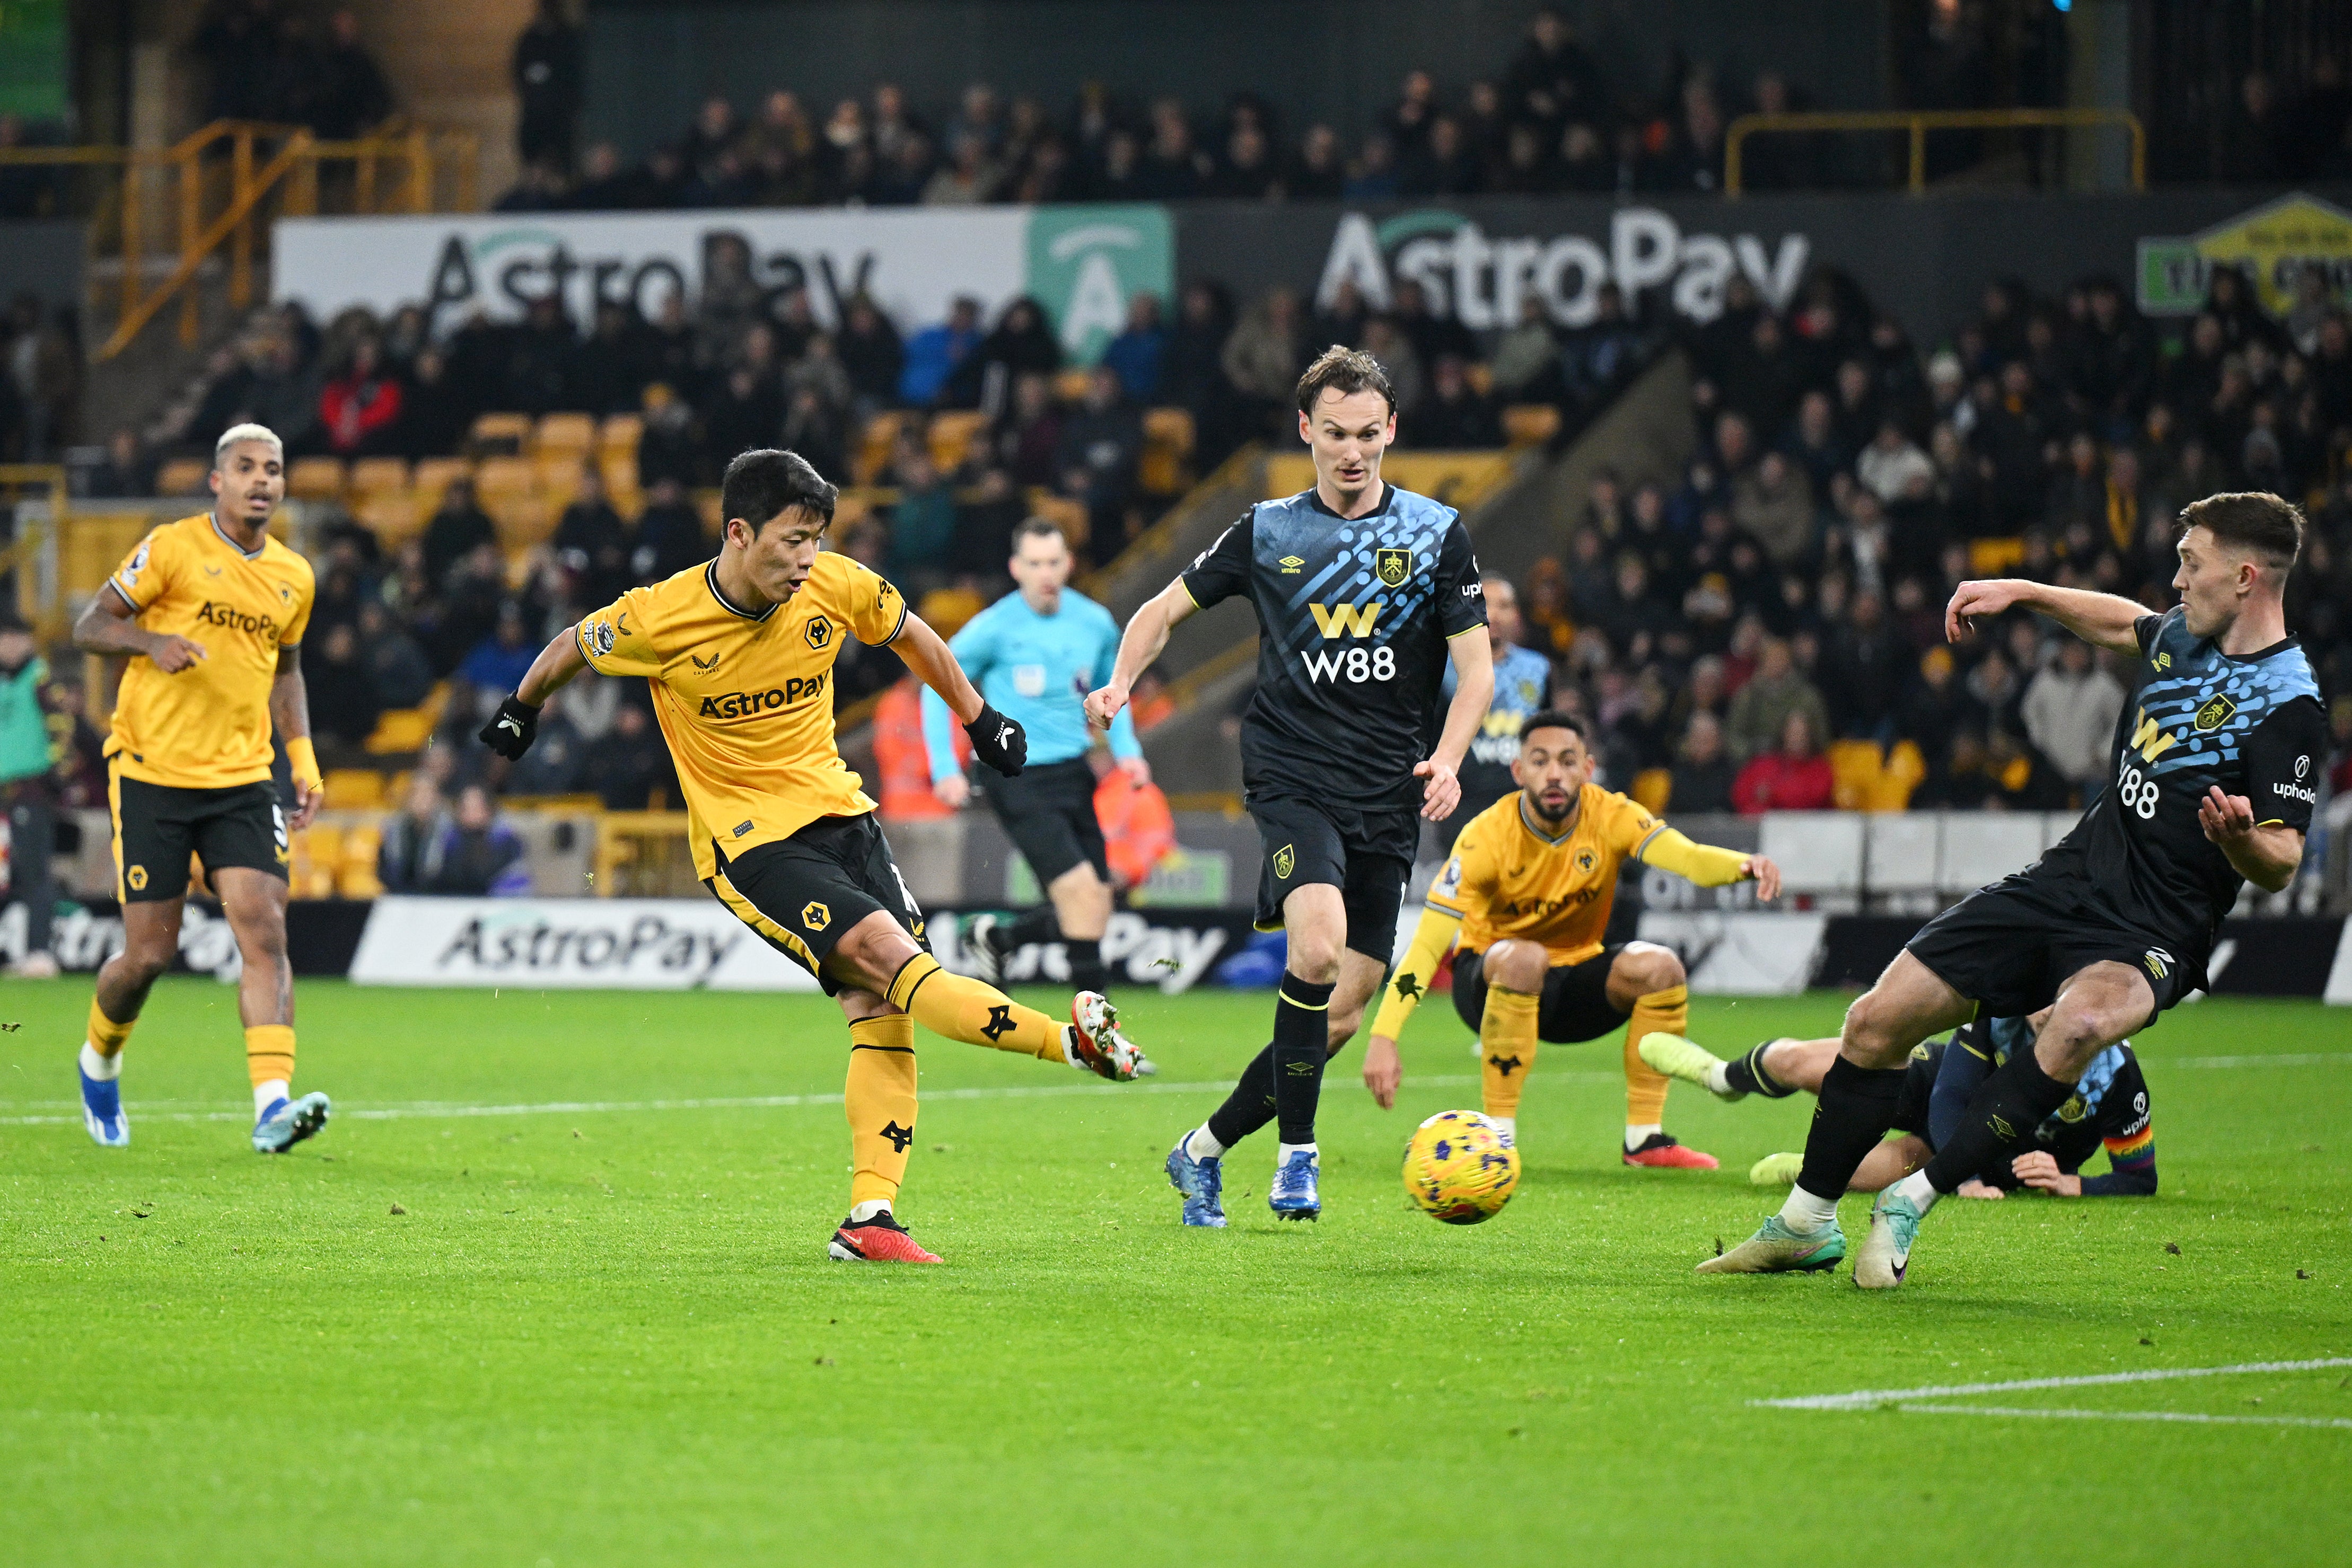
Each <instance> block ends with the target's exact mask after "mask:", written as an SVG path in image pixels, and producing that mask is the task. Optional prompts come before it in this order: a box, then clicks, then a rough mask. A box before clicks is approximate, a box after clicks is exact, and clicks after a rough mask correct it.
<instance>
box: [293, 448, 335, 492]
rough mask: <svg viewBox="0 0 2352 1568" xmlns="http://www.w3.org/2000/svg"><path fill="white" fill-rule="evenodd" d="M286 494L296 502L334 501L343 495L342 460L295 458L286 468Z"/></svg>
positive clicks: (331, 458)
mask: <svg viewBox="0 0 2352 1568" xmlns="http://www.w3.org/2000/svg"><path fill="white" fill-rule="evenodd" d="M286 493H287V494H288V495H289V496H291V497H294V498H295V499H296V500H298V501H335V500H341V498H342V494H343V460H342V459H341V458H340V457H297V458H296V459H294V461H293V462H292V463H290V464H289V465H287V468H286Z"/></svg>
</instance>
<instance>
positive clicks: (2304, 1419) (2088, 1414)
mask: <svg viewBox="0 0 2352 1568" xmlns="http://www.w3.org/2000/svg"><path fill="white" fill-rule="evenodd" d="M1895 1408H1896V1409H1898V1410H1904V1411H1907V1412H1909V1413H1910V1414H1912V1415H1915V1416H2056V1417H2058V1418H2060V1419H2062V1420H2073V1421H2192V1422H2197V1423H2200V1424H2203V1425H2210V1426H2216V1427H2344V1428H2347V1429H2352V1418H2347V1417H2345V1416H2205V1415H2200V1414H2199V1413H2198V1412H2196V1411H2193V1410H2030V1409H2027V1408H2025V1407H2023V1406H2013V1405H1898V1406H1895Z"/></svg>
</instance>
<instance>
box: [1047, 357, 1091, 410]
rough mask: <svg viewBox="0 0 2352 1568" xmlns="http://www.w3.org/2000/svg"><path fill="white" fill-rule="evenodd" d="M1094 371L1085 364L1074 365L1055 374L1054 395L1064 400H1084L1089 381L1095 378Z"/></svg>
mask: <svg viewBox="0 0 2352 1568" xmlns="http://www.w3.org/2000/svg"><path fill="white" fill-rule="evenodd" d="M1094 376H1095V373H1094V371H1090V370H1088V369H1087V367H1085V366H1084V365H1073V366H1071V367H1070V368H1069V369H1068V370H1066V371H1055V374H1054V396H1055V398H1056V399H1057V400H1059V401H1060V402H1085V401H1086V396H1087V382H1090V381H1092V380H1094Z"/></svg>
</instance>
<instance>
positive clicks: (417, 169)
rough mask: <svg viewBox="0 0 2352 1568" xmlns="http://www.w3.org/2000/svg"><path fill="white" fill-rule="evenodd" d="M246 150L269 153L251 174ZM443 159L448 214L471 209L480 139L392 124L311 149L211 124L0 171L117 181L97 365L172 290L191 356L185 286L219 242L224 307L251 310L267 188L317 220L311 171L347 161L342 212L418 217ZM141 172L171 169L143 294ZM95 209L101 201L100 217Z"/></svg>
mask: <svg viewBox="0 0 2352 1568" xmlns="http://www.w3.org/2000/svg"><path fill="white" fill-rule="evenodd" d="M257 142H276V143H278V149H277V152H276V154H275V155H274V156H272V157H271V158H270V159H269V160H268V162H267V163H266V164H264V165H262V166H261V167H260V168H258V169H257V167H256V163H255V159H254V150H255V144H256V143H257ZM222 143H226V152H227V162H228V172H229V183H228V192H227V198H226V199H227V206H226V212H225V214H223V215H222V216H220V217H216V218H215V219H214V220H213V221H212V222H211V223H210V224H209V225H208V224H207V223H206V222H205V213H204V207H205V167H206V164H207V163H208V162H211V161H212V160H213V159H215V158H216V157H217V156H218V154H219V152H220V151H221V144H222ZM445 160H446V163H447V165H448V166H449V167H450V168H451V169H452V171H453V172H454V175H455V183H456V187H457V189H456V195H455V203H454V204H455V207H456V208H457V210H459V211H471V210H473V209H474V207H475V206H477V205H478V200H479V185H478V179H479V165H480V162H481V141H480V139H479V138H478V137H477V136H476V135H474V134H473V133H472V132H471V131H434V130H430V129H428V128H426V127H425V126H424V125H421V124H417V123H415V122H412V121H403V120H387V121H386V122H385V123H384V124H383V125H382V126H380V127H378V128H377V129H376V130H375V131H371V132H370V133H369V134H367V135H365V136H362V137H360V138H357V139H355V140H352V141H320V140H319V139H318V138H317V137H315V136H313V135H312V134H311V133H310V131H309V130H307V129H306V128H304V127H301V126H298V125H278V124H272V123H268V122H266V121H260V120H214V121H213V122H212V123H211V124H209V125H205V126H203V127H201V128H200V129H198V130H195V131H191V132H189V133H188V134H187V135H186V136H184V137H182V138H181V139H180V140H179V141H176V142H173V144H172V145H171V146H170V147H165V148H149V147H11V148H0V167H6V166H19V167H21V166H26V165H32V166H39V165H50V166H55V167H75V166H100V167H110V168H113V169H116V170H118V171H119V172H120V176H121V178H120V183H119V187H118V189H119V200H118V201H117V202H116V204H115V206H116V208H117V210H118V212H119V214H120V216H119V222H120V228H121V241H122V302H121V322H122V324H123V325H122V326H121V327H118V329H116V331H115V332H114V334H113V335H112V336H111V337H110V338H109V339H108V340H106V342H105V343H104V344H103V345H101V346H100V348H99V349H98V350H96V352H95V353H94V355H93V358H96V359H100V360H105V359H110V358H112V357H113V356H114V355H116V354H119V353H121V351H122V350H123V349H124V348H125V347H126V346H128V345H129V343H130V342H131V339H132V338H133V337H134V336H135V335H136V334H137V331H138V330H139V329H140V328H141V327H143V326H144V325H145V324H146V323H147V322H148V321H150V320H152V319H153V318H154V316H155V315H156V314H157V312H158V310H159V309H160V308H161V306H162V304H163V301H164V299H165V298H167V297H168V296H170V295H172V294H173V293H178V294H179V295H180V302H181V303H180V340H181V342H183V343H184V344H186V345H188V346H190V347H194V345H195V343H196V341H197V340H198V336H199V324H198V321H197V317H196V296H195V292H194V289H191V288H188V287H187V283H188V280H189V279H191V278H193V277H194V275H195V271H196V269H197V268H198V267H201V266H202V265H203V264H204V263H205V261H206V260H208V259H209V258H210V257H211V256H213V255H214V254H215V253H217V252H218V251H219V250H220V248H221V247H222V246H224V245H226V246H228V250H229V303H230V305H231V306H232V307H234V308H237V309H240V310H241V309H244V308H247V306H249V305H251V304H252V303H253V257H254V214H255V213H256V211H257V208H258V207H259V206H260V204H261V203H262V202H263V201H264V200H265V199H266V198H267V197H268V194H269V193H270V191H271V189H272V187H277V188H279V189H282V191H283V192H284V194H285V210H286V211H287V212H288V213H289V214H294V215H308V214H313V213H316V212H317V211H318V206H319V166H320V164H321V163H322V162H336V163H344V162H348V163H350V164H352V166H353V172H352V198H353V204H354V205H356V206H357V207H358V208H359V210H360V211H362V212H373V211H378V210H383V211H405V212H411V213H427V212H431V211H433V210H434V206H435V200H436V196H435V188H436V183H437V182H436V175H437V174H438V173H439V172H440V170H441V168H442V167H443V165H444V162H445ZM381 162H394V163H397V164H399V165H401V166H402V170H403V172H402V173H401V174H400V175H399V176H398V177H397V178H395V179H394V181H393V182H392V183H390V186H389V188H388V189H387V190H386V191H385V192H384V193H383V197H382V199H381V200H380V199H379V194H378V191H377V165H378V164H379V163H381ZM151 169H169V170H176V171H177V172H178V180H177V182H176V184H177V192H176V201H175V203H174V205H175V207H176V213H175V217H176V219H177V223H176V225H175V226H176V229H177V237H178V248H179V252H180V259H179V265H178V267H176V268H175V269H174V270H173V274H172V276H171V278H170V280H169V281H167V282H166V283H165V284H164V285H163V287H161V288H160V289H158V290H157V291H155V293H153V294H152V295H151V294H148V293H147V292H146V291H145V289H144V287H143V279H142V273H141V265H140V264H141V260H142V256H141V253H142V249H143V247H144V245H145V237H146V236H145V233H144V227H145V214H144V212H143V211H142V190H141V187H142V183H143V182H142V180H141V178H140V175H141V173H142V172H144V171H147V170H151ZM106 205H107V203H106V202H105V201H104V199H103V198H101V200H100V209H101V211H103V210H104V208H105V207H106ZM93 226H94V225H93ZM126 328H127V330H126Z"/></svg>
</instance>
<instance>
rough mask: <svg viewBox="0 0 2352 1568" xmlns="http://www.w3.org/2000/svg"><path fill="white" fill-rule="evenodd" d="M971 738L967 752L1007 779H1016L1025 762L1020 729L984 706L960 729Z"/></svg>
mask: <svg viewBox="0 0 2352 1568" xmlns="http://www.w3.org/2000/svg"><path fill="white" fill-rule="evenodd" d="M963 732H964V733H965V734H966V735H968V736H970V737H971V753H972V755H973V756H974V757H977V758H980V759H981V760H982V762H985V763H987V764H988V765H989V766H990V767H991V768H995V769H996V770H997V771H998V772H999V773H1002V774H1003V775H1004V776H1005V777H1006V778H1007V779H1013V778H1018V777H1019V776H1020V773H1021V768H1022V767H1023V765H1024V764H1025V763H1026V762H1027V761H1028V760H1029V737H1028V736H1027V734H1025V733H1024V731H1023V730H1022V728H1021V727H1020V726H1019V725H1018V724H1016V723H1014V722H1013V720H1011V719H1009V718H1007V717H1005V716H1003V714H1001V713H999V712H997V711H996V710H995V709H994V708H992V707H991V706H988V705H987V704H986V703H982V704H981V705H980V716H979V717H978V718H976V719H973V720H972V721H971V723H970V724H968V725H965V726H964V727H963Z"/></svg>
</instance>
